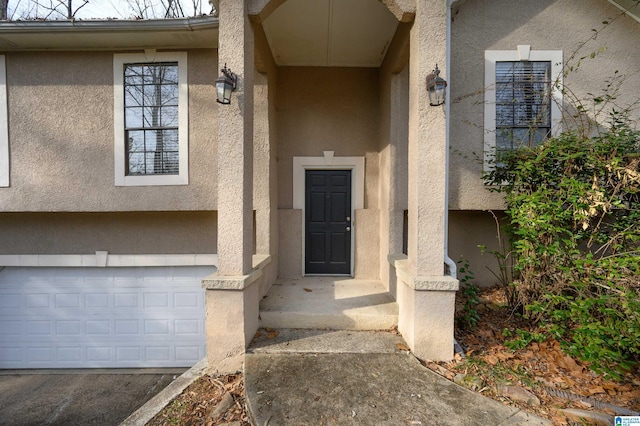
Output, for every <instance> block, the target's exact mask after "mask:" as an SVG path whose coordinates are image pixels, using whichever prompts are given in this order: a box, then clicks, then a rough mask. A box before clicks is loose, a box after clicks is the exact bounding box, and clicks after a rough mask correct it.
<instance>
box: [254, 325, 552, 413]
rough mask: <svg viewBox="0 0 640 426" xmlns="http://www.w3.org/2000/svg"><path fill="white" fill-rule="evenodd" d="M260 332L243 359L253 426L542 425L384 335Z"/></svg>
mask: <svg viewBox="0 0 640 426" xmlns="http://www.w3.org/2000/svg"><path fill="white" fill-rule="evenodd" d="M273 334H274V333H271V335H269V333H267V332H264V331H263V332H262V336H261V337H259V338H257V339H256V340H255V341H254V342H253V343H252V345H251V346H250V348H249V351H248V353H247V355H246V358H245V369H244V374H245V386H246V388H245V390H246V398H247V404H248V406H249V411H250V414H251V416H252V419H253V424H254V425H255V426H266V425H269V426H276V425H343V424H344V425H352V424H358V425H429V426H436V425H446V426H455V425H464V426H475V425H478V426H480V425H493V426H497V425H548V424H551V423H550V422H548V421H546V420H543V419H540V418H537V417H535V416H533V415H530V414H528V413H526V412H523V411H520V410H518V409H516V408H513V407H509V406H506V405H503V404H501V403H499V402H496V401H494V400H492V399H488V398H485V397H483V396H481V395H479V394H476V393H474V392H471V391H469V390H467V389H465V388H463V387H460V386H458V385H456V384H454V383H451V382H449V381H448V380H446V379H444V378H442V377H440V376H438V375H437V374H435V373H433V372H432V371H430V370H429V369H427V368H425V367H423V366H422V365H421V364H420V363H419V362H418V360H417V359H416V358H415V357H413V356H412V355H411V354H409V353H407V352H404V351H400V350H399V349H398V347H397V344H398V343H402V344H404V342H403V340H402V338H401V337H400V336H397V335H395V334H392V333H387V332H372V331H329V330H279V335H278V336H277V337H274V336H273Z"/></svg>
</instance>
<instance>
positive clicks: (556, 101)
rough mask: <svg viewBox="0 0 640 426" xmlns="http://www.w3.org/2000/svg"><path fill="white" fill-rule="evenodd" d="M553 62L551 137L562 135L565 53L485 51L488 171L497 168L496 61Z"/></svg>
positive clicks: (526, 49)
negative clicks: (494, 157)
mask: <svg viewBox="0 0 640 426" xmlns="http://www.w3.org/2000/svg"><path fill="white" fill-rule="evenodd" d="M501 61H549V62H551V81H552V82H553V87H552V89H551V135H552V136H554V137H555V136H558V135H559V134H560V133H561V132H562V111H561V109H560V105H562V65H563V63H562V50H531V46H528V45H518V48H517V50H486V51H485V52H484V84H485V91H484V170H485V171H489V170H491V169H492V168H493V165H492V161H491V160H492V156H493V155H494V153H495V147H496V62H501Z"/></svg>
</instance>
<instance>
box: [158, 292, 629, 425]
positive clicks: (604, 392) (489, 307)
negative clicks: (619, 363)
mask: <svg viewBox="0 0 640 426" xmlns="http://www.w3.org/2000/svg"><path fill="white" fill-rule="evenodd" d="M480 300H481V303H480V304H479V305H478V307H477V309H478V311H479V312H480V318H481V319H480V322H479V323H478V325H477V326H476V327H474V328H473V329H471V330H464V329H457V330H456V338H457V340H458V342H459V343H460V345H461V346H462V347H463V348H464V350H465V356H464V357H462V356H460V355H458V354H456V358H455V359H454V360H453V361H451V362H448V363H434V362H429V361H423V364H424V365H425V366H426V367H427V368H429V369H431V370H433V371H435V372H436V373H438V374H440V375H442V376H444V377H446V378H448V379H450V380H452V381H455V382H457V383H458V384H460V385H462V386H465V387H467V388H470V389H472V390H474V391H476V392H479V393H481V394H483V395H485V396H487V397H489V398H493V399H495V400H498V401H501V402H502V403H504V404H508V405H513V406H518V407H519V408H522V409H524V410H526V411H529V412H532V413H534V414H536V415H538V416H540V417H544V418H547V419H549V420H551V421H552V422H553V424H554V425H574V424H576V425H577V424H580V425H582V424H598V423H596V421H595V420H590V421H584V420H580V419H579V418H576V417H575V415H573V414H571V411H570V410H569V411H564V410H566V409H577V410H581V411H582V412H590V413H594V412H595V413H601V414H605V415H610V416H613V415H616V414H623V415H624V414H625V412H624V411H625V410H628V411H629V412H638V411H640V371H638V370H636V371H633V372H630V373H629V374H627V375H626V376H625V377H624V378H623V379H622V380H620V381H612V380H607V379H605V378H604V377H603V376H601V375H598V374H596V373H593V372H592V371H591V370H589V368H588V366H587V365H585V364H583V363H581V362H579V361H577V360H574V359H572V358H571V357H569V356H567V355H565V354H564V353H563V352H562V351H561V350H560V344H559V343H558V342H556V341H553V340H547V341H544V342H541V343H537V342H534V343H531V344H529V345H528V346H527V347H526V348H524V349H520V350H517V351H513V350H511V349H509V348H507V347H506V346H504V341H505V339H506V337H505V334H509V331H510V332H511V333H512V334H513V333H515V330H517V329H525V330H528V331H535V329H533V328H532V326H531V324H529V323H527V322H526V321H525V320H523V319H521V318H519V317H518V316H516V315H513V314H512V313H511V312H510V311H509V309H508V308H507V307H506V303H505V302H506V301H505V299H504V296H503V294H502V292H501V291H500V290H498V289H489V290H485V291H483V292H482V293H481V294H480ZM462 302H463V301H462V300H458V305H459V306H461V305H462ZM505 330H508V331H507V332H506V333H505ZM627 415H629V414H628V413H627ZM148 424H149V425H153V426H157V425H208V426H210V425H228V426H231V425H233V426H243V425H249V424H250V423H249V417H248V414H247V411H246V404H245V399H244V383H243V378H242V374H241V373H238V374H234V375H229V376H218V377H211V376H204V377H202V378H200V379H198V380H197V381H196V382H194V383H193V384H192V385H191V386H189V387H188V388H187V389H186V390H185V391H184V392H183V393H182V394H181V395H180V396H178V397H177V398H176V399H175V400H174V401H172V402H171V403H170V404H169V405H168V406H167V407H166V408H165V409H164V410H163V411H162V412H160V413H159V414H158V415H157V416H156V417H154V418H153V419H152V420H151V421H150V422H149V423H148ZM609 424H612V423H609Z"/></svg>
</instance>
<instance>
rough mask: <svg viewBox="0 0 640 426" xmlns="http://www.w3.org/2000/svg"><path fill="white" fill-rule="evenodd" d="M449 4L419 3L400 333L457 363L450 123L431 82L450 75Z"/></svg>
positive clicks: (423, 353)
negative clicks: (447, 269)
mask: <svg viewBox="0 0 640 426" xmlns="http://www.w3.org/2000/svg"><path fill="white" fill-rule="evenodd" d="M446 8H447V4H446V0H437V1H429V2H427V1H417V2H416V16H415V22H414V24H413V27H412V29H411V47H410V60H409V156H408V158H409V164H408V171H409V173H408V176H409V179H408V210H409V232H408V260H407V261H406V263H405V264H404V265H400V268H398V269H399V271H398V272H399V275H400V276H401V277H400V279H399V280H398V281H399V283H398V287H399V288H398V303H399V305H400V318H399V329H400V331H401V332H402V334H403V336H404V337H405V339H406V340H407V342H408V343H409V345H410V346H411V348H412V349H413V351H414V353H415V354H416V355H417V356H418V357H420V358H426V359H432V360H448V359H451V358H452V357H453V315H454V302H455V291H456V290H457V289H458V281H457V280H455V279H453V278H451V277H449V276H445V274H444V246H445V232H447V230H446V229H445V223H446V221H445V215H446V214H447V211H446V203H445V197H447V194H446V186H445V180H446V173H447V170H446V154H447V149H448V147H447V140H446V120H445V108H444V105H443V106H439V107H432V106H430V105H429V96H428V93H427V87H426V77H427V75H428V74H429V73H430V72H431V70H433V69H434V68H435V66H436V63H437V64H438V66H439V67H440V69H442V70H443V72H446V69H445V66H446V44H447V31H446V28H447V26H446V17H447V9H446Z"/></svg>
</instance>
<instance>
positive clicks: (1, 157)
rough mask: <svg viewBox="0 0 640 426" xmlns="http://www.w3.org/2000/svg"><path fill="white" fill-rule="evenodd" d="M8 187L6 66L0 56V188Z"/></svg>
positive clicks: (3, 57) (2, 56)
mask: <svg viewBox="0 0 640 426" xmlns="http://www.w3.org/2000/svg"><path fill="white" fill-rule="evenodd" d="M8 186H9V116H8V107H7V66H6V61H5V56H4V55H0V187H4V188H6V187H8Z"/></svg>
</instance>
